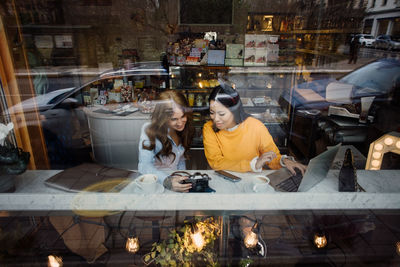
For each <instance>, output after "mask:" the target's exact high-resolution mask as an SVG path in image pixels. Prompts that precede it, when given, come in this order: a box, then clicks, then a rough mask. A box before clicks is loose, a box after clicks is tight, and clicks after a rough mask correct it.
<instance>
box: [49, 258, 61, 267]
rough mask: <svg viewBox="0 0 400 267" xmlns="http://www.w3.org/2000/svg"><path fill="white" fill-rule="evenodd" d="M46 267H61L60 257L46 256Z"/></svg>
mask: <svg viewBox="0 0 400 267" xmlns="http://www.w3.org/2000/svg"><path fill="white" fill-rule="evenodd" d="M47 266H48V267H62V266H63V261H62V257H59V256H55V255H49V256H47Z"/></svg>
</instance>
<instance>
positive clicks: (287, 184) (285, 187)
mask: <svg viewBox="0 0 400 267" xmlns="http://www.w3.org/2000/svg"><path fill="white" fill-rule="evenodd" d="M302 179H303V175H302V174H301V172H300V171H298V170H297V169H296V174H295V175H292V176H290V177H289V178H287V179H286V180H284V181H282V182H280V183H279V184H277V185H276V187H277V188H278V189H279V190H281V191H285V192H297V190H298V189H299V186H300V183H301V180H302Z"/></svg>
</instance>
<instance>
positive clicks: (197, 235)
mask: <svg viewBox="0 0 400 267" xmlns="http://www.w3.org/2000/svg"><path fill="white" fill-rule="evenodd" d="M191 238H192V243H193V245H194V246H195V247H196V249H197V251H201V250H202V249H203V247H204V245H205V243H206V242H205V240H204V237H203V235H202V234H201V232H200V231H199V230H197V231H196V232H194V233H192V235H191Z"/></svg>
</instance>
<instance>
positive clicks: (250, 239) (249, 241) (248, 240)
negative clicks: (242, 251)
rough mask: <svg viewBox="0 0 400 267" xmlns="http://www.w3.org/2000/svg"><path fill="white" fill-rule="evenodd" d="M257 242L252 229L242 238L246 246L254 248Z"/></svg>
mask: <svg viewBox="0 0 400 267" xmlns="http://www.w3.org/2000/svg"><path fill="white" fill-rule="evenodd" d="M257 243H258V236H257V234H256V233H254V232H253V231H250V232H249V233H248V234H247V235H246V236H245V238H244V245H245V246H246V248H254V247H255V246H256V245H257Z"/></svg>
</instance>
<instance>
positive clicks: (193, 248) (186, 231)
mask: <svg viewBox="0 0 400 267" xmlns="http://www.w3.org/2000/svg"><path fill="white" fill-rule="evenodd" d="M219 235H220V227H219V225H218V224H217V223H216V222H215V221H214V218H213V217H209V218H207V219H205V220H203V221H201V220H199V219H198V218H196V221H195V222H193V223H186V224H185V225H184V226H182V227H180V228H179V229H174V230H172V231H171V232H170V233H169V235H168V239H167V240H163V241H162V242H159V243H157V242H156V243H153V245H152V248H151V251H150V252H149V253H147V254H145V255H144V257H143V261H144V263H145V264H146V265H149V264H151V263H155V264H157V265H160V266H184V267H191V266H220V265H219V263H218V261H217V255H216V254H215V252H214V241H215V239H216V238H217V237H218V236H219Z"/></svg>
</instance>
